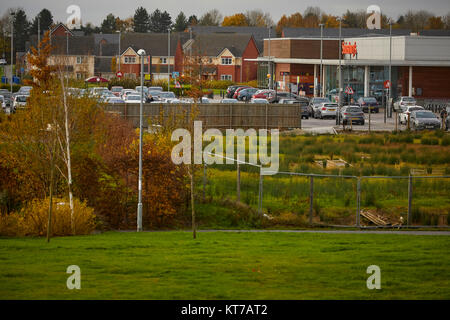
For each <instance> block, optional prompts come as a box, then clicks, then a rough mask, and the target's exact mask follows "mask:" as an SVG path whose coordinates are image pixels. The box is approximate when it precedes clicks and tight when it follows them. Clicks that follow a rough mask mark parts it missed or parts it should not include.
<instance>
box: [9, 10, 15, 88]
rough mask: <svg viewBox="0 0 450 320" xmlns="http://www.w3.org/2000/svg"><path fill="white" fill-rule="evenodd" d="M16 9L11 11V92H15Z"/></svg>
mask: <svg viewBox="0 0 450 320" xmlns="http://www.w3.org/2000/svg"><path fill="white" fill-rule="evenodd" d="M15 14H16V13H15V12H14V11H12V12H11V83H10V86H11V94H12V93H13V60H14V54H13V52H14V15H15Z"/></svg>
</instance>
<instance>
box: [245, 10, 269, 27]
mask: <svg viewBox="0 0 450 320" xmlns="http://www.w3.org/2000/svg"><path fill="white" fill-rule="evenodd" d="M245 17H246V18H247V22H248V25H249V26H251V27H271V26H273V25H274V22H273V20H272V17H271V15H270V13H269V12H266V13H264V12H263V11H262V10H261V9H255V10H248V11H247V12H246V13H245Z"/></svg>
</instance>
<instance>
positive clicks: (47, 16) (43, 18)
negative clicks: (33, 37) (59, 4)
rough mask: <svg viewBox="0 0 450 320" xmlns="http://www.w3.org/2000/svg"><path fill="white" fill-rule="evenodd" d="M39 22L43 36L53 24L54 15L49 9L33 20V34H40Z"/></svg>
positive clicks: (42, 11) (43, 10)
mask: <svg viewBox="0 0 450 320" xmlns="http://www.w3.org/2000/svg"><path fill="white" fill-rule="evenodd" d="M38 21H39V24H40V29H41V35H42V34H44V33H45V31H47V30H49V29H50V28H51V26H52V24H53V15H52V13H51V12H50V10H48V9H42V10H41V12H39V13H38V14H37V15H36V17H35V18H34V20H33V24H32V26H31V31H30V32H31V34H37V33H38Z"/></svg>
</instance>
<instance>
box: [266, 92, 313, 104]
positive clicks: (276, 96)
mask: <svg viewBox="0 0 450 320" xmlns="http://www.w3.org/2000/svg"><path fill="white" fill-rule="evenodd" d="M281 99H306V98H303V97H299V96H298V95H296V94H294V93H291V92H272V93H271V94H270V96H269V98H268V100H269V102H270V103H279V101H280V100H281Z"/></svg>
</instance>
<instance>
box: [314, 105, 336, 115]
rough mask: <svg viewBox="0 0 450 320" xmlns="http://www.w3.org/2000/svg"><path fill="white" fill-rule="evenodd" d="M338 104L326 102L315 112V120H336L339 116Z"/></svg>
mask: <svg viewBox="0 0 450 320" xmlns="http://www.w3.org/2000/svg"><path fill="white" fill-rule="evenodd" d="M337 109H338V104H337V103H332V102H325V103H322V104H321V105H320V107H318V108H317V109H316V111H315V112H314V118H316V119H317V118H320V119H325V118H332V119H335V118H336V115H337Z"/></svg>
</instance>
